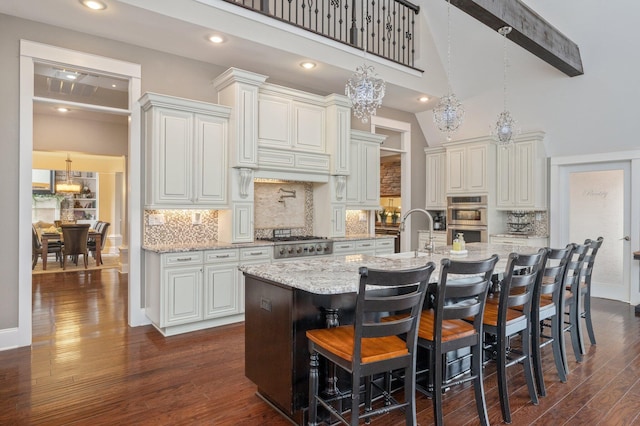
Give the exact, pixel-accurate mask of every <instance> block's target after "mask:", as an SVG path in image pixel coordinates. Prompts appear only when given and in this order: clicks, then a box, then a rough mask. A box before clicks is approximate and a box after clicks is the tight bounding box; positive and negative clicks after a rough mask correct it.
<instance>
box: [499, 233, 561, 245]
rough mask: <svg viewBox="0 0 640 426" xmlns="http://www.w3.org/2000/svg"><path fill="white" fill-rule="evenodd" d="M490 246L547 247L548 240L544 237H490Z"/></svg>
mask: <svg viewBox="0 0 640 426" xmlns="http://www.w3.org/2000/svg"><path fill="white" fill-rule="evenodd" d="M489 242H490V243H491V244H510V245H516V246H529V247H548V246H549V239H548V238H546V237H531V236H519V235H514V236H504V235H500V236H498V235H491V236H490V237H489Z"/></svg>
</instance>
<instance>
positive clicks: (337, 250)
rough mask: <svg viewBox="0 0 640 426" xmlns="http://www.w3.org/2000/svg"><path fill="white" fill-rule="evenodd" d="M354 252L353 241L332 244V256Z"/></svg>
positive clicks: (354, 244) (354, 245)
mask: <svg viewBox="0 0 640 426" xmlns="http://www.w3.org/2000/svg"><path fill="white" fill-rule="evenodd" d="M355 251H356V243H355V241H343V242H339V243H333V254H345V253H349V254H350V253H354V252H355Z"/></svg>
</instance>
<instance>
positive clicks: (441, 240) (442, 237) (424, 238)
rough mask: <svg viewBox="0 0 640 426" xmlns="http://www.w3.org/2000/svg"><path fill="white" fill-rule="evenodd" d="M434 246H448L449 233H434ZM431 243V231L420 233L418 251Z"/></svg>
mask: <svg viewBox="0 0 640 426" xmlns="http://www.w3.org/2000/svg"><path fill="white" fill-rule="evenodd" d="M432 237H433V245H434V246H435V247H438V246H446V245H447V233H446V232H433V234H432ZM428 243H429V231H418V250H422V249H424V248H425V247H426V246H427V244H428Z"/></svg>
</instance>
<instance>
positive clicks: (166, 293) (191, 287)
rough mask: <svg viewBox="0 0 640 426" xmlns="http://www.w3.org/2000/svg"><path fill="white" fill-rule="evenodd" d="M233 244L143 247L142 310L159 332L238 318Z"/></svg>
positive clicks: (240, 313)
mask: <svg viewBox="0 0 640 426" xmlns="http://www.w3.org/2000/svg"><path fill="white" fill-rule="evenodd" d="M238 264H239V258H238V249H226V250H207V251H189V252H181V253H156V252H150V251H145V314H146V315H147V317H148V318H149V319H150V320H151V322H152V324H153V325H154V326H155V327H156V328H157V329H158V331H160V333H162V334H163V335H165V336H172V335H175V334H180V333H185V332H189V331H195V330H202V329H205V328H209V327H215V326H219V325H224V324H230V323H233V322H238V321H243V320H244V315H243V310H244V303H243V302H244V301H243V300H241V297H244V293H243V292H242V291H241V288H240V285H239V276H238Z"/></svg>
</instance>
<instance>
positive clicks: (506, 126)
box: [491, 26, 517, 148]
mask: <svg viewBox="0 0 640 426" xmlns="http://www.w3.org/2000/svg"><path fill="white" fill-rule="evenodd" d="M511 29H512V28H511V27H508V26H505V27H502V28H500V29H498V33H500V35H501V36H503V37H504V39H503V66H504V75H503V82H504V86H503V90H504V111H502V112H501V113H500V115H498V120H497V121H496V124H495V127H494V128H493V130H492V132H491V133H492V134H493V136H494V137H495V139H496V144H497V145H498V146H501V147H503V148H506V147H507V146H508V145H509V144H511V143H512V142H513V136H514V135H515V133H517V130H516V121H515V120H514V119H513V117H512V116H511V113H510V112H509V111H508V110H507V34H509V33H510V32H511Z"/></svg>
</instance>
